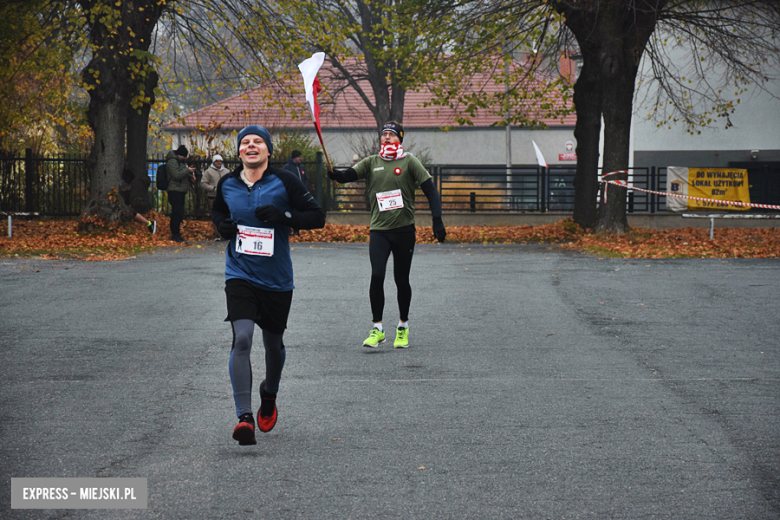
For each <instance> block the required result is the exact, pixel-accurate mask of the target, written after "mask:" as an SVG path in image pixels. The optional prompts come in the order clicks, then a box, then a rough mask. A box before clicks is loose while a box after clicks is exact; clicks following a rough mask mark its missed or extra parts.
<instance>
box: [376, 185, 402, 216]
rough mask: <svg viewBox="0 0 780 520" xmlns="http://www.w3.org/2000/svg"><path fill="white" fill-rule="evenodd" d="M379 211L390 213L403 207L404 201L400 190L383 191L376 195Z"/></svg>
mask: <svg viewBox="0 0 780 520" xmlns="http://www.w3.org/2000/svg"><path fill="white" fill-rule="evenodd" d="M376 201H377V203H378V204H379V211H390V210H392V209H400V208H403V207H404V199H403V197H402V196H401V190H391V191H383V192H380V193H377V194H376Z"/></svg>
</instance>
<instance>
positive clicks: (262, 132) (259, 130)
mask: <svg viewBox="0 0 780 520" xmlns="http://www.w3.org/2000/svg"><path fill="white" fill-rule="evenodd" d="M250 134H251V135H259V136H260V137H262V138H263V141H265V145H266V146H267V147H268V155H273V154H274V145H273V143H272V142H271V134H269V133H268V130H266V129H265V128H263V127H262V126H257V125H249V126H247V127H244V129H243V130H241V131H240V132H239V133H238V141H237V142H236V149H238V148H240V147H241V139H243V138H244V137H245V136H247V135H250Z"/></svg>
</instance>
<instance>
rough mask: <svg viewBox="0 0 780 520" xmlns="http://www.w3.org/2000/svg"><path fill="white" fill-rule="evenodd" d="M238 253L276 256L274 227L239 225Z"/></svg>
mask: <svg viewBox="0 0 780 520" xmlns="http://www.w3.org/2000/svg"><path fill="white" fill-rule="evenodd" d="M236 253H241V254H243V255H259V256H274V229H273V228H270V229H269V228H256V227H249V226H242V225H240V224H239V226H238V236H237V237H236Z"/></svg>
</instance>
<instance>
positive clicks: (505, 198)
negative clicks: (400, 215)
mask: <svg viewBox="0 0 780 520" xmlns="http://www.w3.org/2000/svg"><path fill="white" fill-rule="evenodd" d="M428 171H429V172H431V175H432V176H433V182H434V184H435V185H436V188H437V189H438V190H439V194H440V195H441V200H442V210H443V211H445V212H451V213H474V212H494V213H525V212H538V213H545V212H564V213H565V212H570V211H573V210H574V174H575V172H576V169H575V168H574V167H568V166H551V167H549V168H542V167H539V166H533V165H516V166H512V167H511V168H507V167H506V166H473V165H454V166H453V165H448V166H442V165H433V166H430V167H428ZM629 182H630V183H631V184H632V185H634V186H637V187H638V188H644V189H648V190H654V191H664V190H665V189H666V168H655V167H653V168H633V169H631V170H630V172H629ZM330 192H331V196H330V198H329V200H330V205H329V206H328V210H329V211H367V210H368V208H369V202H368V199H367V198H366V193H365V182H364V181H357V182H353V183H350V184H346V185H339V186H338V187H337V188H336V187H333V186H332V185H330ZM415 207H418V208H423V209H427V208H428V200H427V199H426V198H425V195H423V193H422V191H421V190H419V189H418V190H417V192H416V193H415ZM627 208H628V212H629V213H656V212H659V211H665V210H666V197H665V196H663V195H653V194H648V193H642V192H628V195H627Z"/></svg>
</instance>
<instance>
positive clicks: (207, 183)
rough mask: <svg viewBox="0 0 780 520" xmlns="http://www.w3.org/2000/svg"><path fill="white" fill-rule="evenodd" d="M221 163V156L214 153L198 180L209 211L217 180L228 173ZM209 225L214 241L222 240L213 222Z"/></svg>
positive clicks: (215, 192)
mask: <svg viewBox="0 0 780 520" xmlns="http://www.w3.org/2000/svg"><path fill="white" fill-rule="evenodd" d="M223 163H224V161H223V160H222V156H221V155H219V154H215V155H214V157H212V158H211V166H209V167H208V168H207V169H206V171H205V172H203V178H201V180H200V187H201V188H203V191H205V192H206V197H207V198H208V201H209V212H210V211H211V208H212V207H214V198H215V197H216V196H217V184H219V180H220V179H221V178H222V177H224V176H225V175H226V174H228V173H230V170H228V169H227V168H225V165H224V164H223ZM211 225H212V226H213V228H214V236H215V237H216V240H215V241H220V240H222V237H220V235H219V230H218V229H217V226H216V225H215V224H214V223H213V222H212V223H211Z"/></svg>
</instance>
